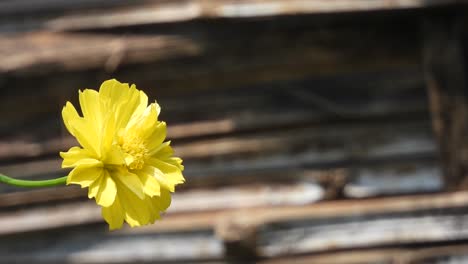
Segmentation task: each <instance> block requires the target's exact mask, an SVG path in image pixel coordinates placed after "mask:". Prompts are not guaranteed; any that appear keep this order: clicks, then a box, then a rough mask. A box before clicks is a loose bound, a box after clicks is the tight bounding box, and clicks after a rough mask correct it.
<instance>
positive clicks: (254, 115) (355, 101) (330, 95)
mask: <svg viewBox="0 0 468 264" xmlns="http://www.w3.org/2000/svg"><path fill="white" fill-rule="evenodd" d="M47 83H48V84H49V82H47ZM351 84H352V85H351ZM62 85H63V87H62V88H61V89H60V90H49V89H50V87H47V88H46V87H42V88H41V84H40V85H39V88H38V89H33V90H27V89H26V88H25V87H24V86H22V85H20V84H18V85H17V86H15V89H9V88H7V87H5V89H6V90H5V91H4V94H3V95H4V96H2V97H1V98H0V102H1V104H0V115H2V118H3V119H2V120H4V122H2V123H1V124H0V135H4V136H1V138H0V146H1V148H0V159H5V158H7V157H10V158H15V157H18V158H19V157H21V156H26V155H29V156H30V157H33V156H38V155H44V154H46V153H51V152H53V151H58V150H59V149H60V144H63V145H64V146H69V145H72V144H73V142H69V143H67V142H66V141H67V140H68V139H66V138H62V137H60V136H61V135H65V134H67V133H66V131H64V128H63V126H62V125H61V123H62V121H61V117H60V111H61V108H62V107H63V104H64V102H66V101H67V100H70V101H72V102H74V103H77V102H76V101H77V98H76V97H77V90H78V88H79V87H78V86H76V87H74V85H72V84H62ZM96 85H97V83H94V84H93V86H96ZM44 86H45V85H44ZM35 87H37V86H35ZM66 87H67V88H66ZM138 87H141V88H142V89H144V90H145V91H146V92H147V93H148V94H149V96H150V98H156V99H157V100H158V102H159V103H160V105H161V106H162V108H163V111H162V117H161V118H162V119H163V120H165V121H167V122H168V135H169V138H171V139H177V140H175V141H177V142H178V141H179V140H180V139H182V138H193V137H206V136H216V135H226V134H232V133H238V132H243V133H245V132H246V131H254V130H266V129H278V128H284V127H293V126H303V125H306V124H311V123H319V122H322V121H324V120H326V121H327V122H332V121H333V122H338V121H349V120H350V119H353V120H364V119H365V120H367V119H369V120H373V119H378V118H380V117H381V118H386V119H397V118H400V117H401V118H404V119H408V118H424V119H426V118H427V117H426V115H427V101H426V100H427V99H426V98H425V96H424V94H425V90H424V89H423V79H422V74H421V72H420V71H418V70H409V69H406V70H404V71H403V70H399V71H394V72H389V73H381V74H377V73H372V74H369V73H368V74H351V75H340V76H336V77H329V78H318V79H313V80H304V81H288V82H285V83H277V84H275V85H272V84H267V85H260V86H255V87H245V88H242V87H241V88H242V89H234V90H227V91H226V90H225V89H218V88H216V89H213V90H210V91H206V92H196V93H195V92H194V91H186V92H185V93H182V94H180V93H174V94H170V95H164V94H163V95H161V90H165V89H164V88H163V87H159V85H155V84H153V85H152V86H149V87H145V86H140V85H139V84H138ZM73 88H74V89H73ZM43 89H47V91H48V92H47V93H44V92H41V91H42V90H43ZM65 91H67V92H65ZM335 91H340V92H339V93H337V92H335ZM62 93H63V94H62ZM184 96H190V97H191V100H189V101H186V100H184V103H183V104H181V103H180V101H181V100H183V99H181V98H184ZM15 102H22V103H24V104H27V105H28V107H27V108H24V107H18V104H16V103H15ZM278 103H281V104H283V105H287V106H288V107H284V108H283V109H282V111H277V106H278ZM12 109H14V111H12ZM13 131H14V132H13ZM55 137H57V138H55Z"/></svg>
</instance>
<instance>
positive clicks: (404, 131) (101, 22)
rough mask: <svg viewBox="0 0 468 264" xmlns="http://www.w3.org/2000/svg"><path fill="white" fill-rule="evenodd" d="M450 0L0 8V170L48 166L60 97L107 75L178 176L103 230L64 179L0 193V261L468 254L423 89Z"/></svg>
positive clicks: (39, 2)
mask: <svg viewBox="0 0 468 264" xmlns="http://www.w3.org/2000/svg"><path fill="white" fill-rule="evenodd" d="M460 2H463V1H429V0H428V1H423V0H406V1H388V0H374V1H368V0H333V1H332V0H330V1H325V0H322V1H318V0H250V1H248V0H236V1H234V0H171V1H169V0H167V1H164V0H146V1H142V0H141V1H126V0H107V1H102V0H76V1H66V0H35V1H27V0H3V1H1V2H0V58H1V61H0V89H1V90H0V91H1V95H0V172H1V173H4V174H6V175H10V176H14V177H17V178H23V179H49V178H54V177H59V176H63V175H66V173H67V171H65V170H62V169H60V164H61V159H60V158H59V156H58V152H59V151H65V150H67V149H68V148H69V147H71V146H73V145H75V141H74V139H73V138H72V137H70V135H69V134H68V132H67V131H66V129H65V128H64V126H63V124H62V120H61V109H62V107H63V106H64V105H65V103H66V101H71V102H73V103H74V104H76V103H77V97H78V89H84V88H94V89H97V88H98V87H99V85H100V84H101V82H102V81H104V80H106V79H110V78H117V79H118V80H119V81H121V82H128V83H135V84H136V85H137V88H139V89H142V90H144V91H145V92H146V93H147V94H148V95H149V97H150V99H152V100H154V99H156V100H157V101H158V102H159V104H160V105H161V107H162V113H161V120H164V121H166V122H167V124H168V139H170V140H172V144H173V145H174V148H175V151H176V155H177V156H180V157H182V158H183V159H184V165H185V173H184V175H185V177H186V180H187V181H186V183H185V184H184V185H181V186H179V187H178V188H177V191H176V193H175V194H174V195H173V201H172V206H171V207H170V208H169V209H168V211H167V212H166V214H165V215H164V217H163V219H162V220H160V221H158V222H156V223H155V224H154V225H151V226H146V227H143V228H137V229H130V228H128V227H125V228H123V229H122V230H118V231H113V232H109V231H108V226H107V224H105V223H104V222H103V220H102V218H101V216H100V208H99V207H98V206H96V204H95V202H94V201H93V200H88V199H87V196H86V190H81V189H80V188H79V187H78V186H68V187H57V188H47V189H21V188H16V187H10V186H6V185H1V186H0V263H254V262H255V263H265V264H266V263H332V264H333V263H334V264H338V263H399V264H403V263H468V207H467V206H466V205H468V194H466V193H465V192H445V191H444V190H446V188H445V187H446V186H449V185H455V186H457V182H451V181H450V180H447V177H443V175H444V173H443V171H444V169H443V168H444V165H443V164H442V163H443V162H446V161H445V160H444V159H442V162H441V161H440V160H441V159H439V154H438V153H439V150H440V148H439V145H438V142H437V140H436V138H437V137H436V136H435V135H434V133H433V130H432V124H431V111H430V109H431V107H430V104H429V100H428V90H427V87H428V85H431V84H432V82H431V81H430V80H431V76H432V73H433V72H431V69H432V68H431V67H430V66H431V59H428V57H429V58H432V57H431V56H430V55H428V54H436V55H438V56H439V57H440V58H442V59H441V60H444V59H445V58H446V57H445V56H444V54H445V53H444V52H446V49H444V48H443V47H444V46H443V45H442V46H441V47H442V48H439V49H437V47H439V46H437V45H435V46H436V48H433V46H434V45H432V46H431V44H427V42H429V43H434V42H435V43H438V42H437V40H440V39H442V41H441V43H445V42H444V41H451V40H453V41H455V42H450V43H458V42H456V41H457V40H458V39H456V38H455V39H453V38H451V36H454V35H450V34H449V33H450V32H452V31H450V32H449V31H447V32H449V33H447V32H446V31H444V30H443V29H444V27H447V28H450V29H452V28H456V29H457V30H458V29H460V28H463V25H464V23H458V22H457V21H460V20H459V19H458V18H459V17H460V15H459V12H460V10H462V9H463V8H464V7H465V6H462V4H461V3H460ZM433 17H436V18H437V19H436V20H434V19H432V18H433ZM434 21H435V22H434ZM454 21H455V22H454ZM451 23H455V25H456V26H454V27H452V26H451V25H452V24H451ZM434 32H435V33H434ZM456 32H458V31H456ZM445 33H447V34H449V35H448V37H447V36H446V35H444V34H445ZM444 36H445V37H447V39H448V40H446V38H445V37H444ZM434 39H436V41H434ZM431 41H432V42H431ZM448 46H449V47H452V48H453V49H452V48H450V49H448V50H449V51H450V52H452V53H453V52H455V53H453V54H455V55H456V54H458V53H456V52H457V51H459V49H460V47H459V46H457V45H455V46H450V45H448ZM435 57H437V56H435ZM455 57H456V56H455ZM456 58H458V57H456ZM454 61H455V62H454V63H455V66H453V67H452V66H451V64H450V63H452V60H448V62H447V63H446V64H442V67H439V68H437V69H436V70H440V71H441V72H442V75H443V73H444V71H450V72H454V73H450V74H454V75H453V76H452V75H450V74H449V75H448V76H449V77H447V78H446V79H447V80H453V79H455V81H454V82H455V83H456V84H458V83H459V82H457V80H458V79H456V78H457V76H459V75H456V74H457V73H458V70H459V69H460V67H462V66H463V62H461V63H460V62H458V61H457V60H454ZM457 62H458V64H457ZM428 65H429V67H427V66H428ZM460 65H461V66H460ZM457 67H458V68H457ZM428 69H429V70H428ZM461 69H463V68H461ZM428 76H429V77H428ZM437 76H439V75H437ZM437 76H436V77H437ZM425 77H426V78H425ZM442 77H444V78H445V75H443V76H442ZM452 77H453V78H452ZM436 79H437V78H436ZM442 79H443V78H442ZM428 80H429V81H428ZM447 83H449V82H447ZM452 84H453V83H452ZM450 85H451V84H450ZM450 85H449V86H450ZM455 86H456V85H455ZM432 109H434V108H432ZM433 111H434V110H433ZM461 143H463V142H461ZM444 157H445V156H444ZM455 189H456V188H455ZM451 190H454V189H453V188H452V189H451Z"/></svg>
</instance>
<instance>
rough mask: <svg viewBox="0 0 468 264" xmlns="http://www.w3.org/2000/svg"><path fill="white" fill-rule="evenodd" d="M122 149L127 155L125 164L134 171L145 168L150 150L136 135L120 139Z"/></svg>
mask: <svg viewBox="0 0 468 264" xmlns="http://www.w3.org/2000/svg"><path fill="white" fill-rule="evenodd" d="M119 141H120V142H119V143H120V147H121V148H122V150H123V151H124V153H125V163H126V164H127V167H128V168H129V169H132V170H139V169H141V168H143V165H144V164H145V160H146V158H147V156H148V150H147V149H146V145H145V144H144V142H143V140H141V139H140V138H139V137H137V136H135V135H126V136H125V137H120V140H119Z"/></svg>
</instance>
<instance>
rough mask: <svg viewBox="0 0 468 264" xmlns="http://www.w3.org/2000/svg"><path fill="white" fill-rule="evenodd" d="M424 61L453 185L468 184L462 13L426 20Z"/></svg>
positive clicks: (467, 99) (444, 163)
mask: <svg viewBox="0 0 468 264" xmlns="http://www.w3.org/2000/svg"><path fill="white" fill-rule="evenodd" d="M425 23H426V24H425V26H426V28H425V42H424V45H425V47H424V63H425V68H426V80H427V87H428V91H429V95H430V106H431V111H432V115H433V126H434V131H435V132H436V135H437V137H438V140H439V145H440V157H441V160H442V166H443V168H444V174H445V177H446V180H445V182H446V183H447V188H449V189H460V188H466V187H467V186H468V178H467V175H468V167H467V166H468V156H467V153H468V145H467V142H468V138H467V135H468V94H467V92H466V90H467V85H468V84H467V81H466V72H467V69H466V67H467V66H466V57H465V53H466V47H465V44H466V43H465V41H464V37H463V36H464V35H463V34H464V31H465V29H464V20H463V19H462V14H461V13H456V12H453V13H449V14H443V15H438V16H437V15H434V16H429V17H427V18H426V20H425Z"/></svg>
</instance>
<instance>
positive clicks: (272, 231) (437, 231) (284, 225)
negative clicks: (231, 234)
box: [0, 192, 468, 263]
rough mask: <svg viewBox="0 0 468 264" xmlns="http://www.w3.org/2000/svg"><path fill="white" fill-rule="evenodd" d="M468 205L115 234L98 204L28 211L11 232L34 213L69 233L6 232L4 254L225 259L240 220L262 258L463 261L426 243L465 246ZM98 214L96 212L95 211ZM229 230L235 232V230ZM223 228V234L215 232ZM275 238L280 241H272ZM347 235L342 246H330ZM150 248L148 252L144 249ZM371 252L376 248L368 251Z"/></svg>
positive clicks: (428, 202) (169, 225) (364, 204)
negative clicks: (227, 235) (226, 233)
mask: <svg viewBox="0 0 468 264" xmlns="http://www.w3.org/2000/svg"><path fill="white" fill-rule="evenodd" d="M467 202H468V193H466V192H458V193H445V194H437V195H421V196H411V197H394V198H385V199H382V198H379V199H368V200H362V201H361V202H360V203H355V202H350V201H339V202H324V203H319V204H315V205H305V206H294V207H290V206H287V207H282V206H278V207H270V206H268V207H261V208H238V209H235V210H229V209H228V210H226V209H221V210H218V211H212V212H207V211H192V212H188V211H186V212H184V213H183V212H178V213H175V212H169V213H168V214H167V215H165V217H164V218H163V219H162V220H161V221H159V222H157V223H156V224H155V225H151V226H146V227H143V228H139V229H129V228H124V229H122V230H119V231H116V232H107V230H106V227H105V226H104V225H102V224H99V222H100V221H101V220H100V219H99V220H98V218H100V215H99V211H98V209H96V206H95V205H94V204H92V203H89V204H88V205H86V206H84V204H81V205H79V204H69V205H67V206H63V207H61V206H54V207H49V208H42V210H43V212H44V214H42V213H40V214H38V212H39V211H34V212H33V211H29V212H22V215H21V214H20V215H17V218H16V219H15V218H13V217H12V216H13V215H11V217H12V218H11V219H12V221H13V219H15V220H16V221H19V222H15V223H16V224H15V223H12V224H10V225H9V227H10V229H16V228H17V225H18V223H21V221H26V220H24V219H26V218H25V217H24V216H25V214H26V213H30V214H31V218H30V219H33V216H34V215H35V216H36V217H38V218H36V219H35V220H34V224H35V225H38V224H41V225H44V224H48V225H49V228H51V227H52V226H51V224H52V223H56V224H60V226H68V227H67V228H64V229H49V230H48V231H46V233H38V232H32V233H31V232H27V233H16V234H15V232H18V231H19V230H18V229H17V230H16V231H14V230H10V232H9V234H10V235H6V234H5V233H3V235H1V236H0V243H1V244H2V245H5V246H4V247H1V248H0V253H1V254H2V256H3V258H2V260H1V261H4V260H5V261H6V260H9V261H11V260H17V261H16V262H23V263H24V262H26V261H30V260H31V259H37V260H41V261H48V262H51V261H56V262H61V261H63V260H64V259H68V260H70V259H73V260H74V261H76V262H77V263H89V262H92V261H95V260H96V259H97V258H98V257H99V259H100V260H102V261H105V262H106V263H114V261H120V262H122V261H123V262H131V261H135V260H136V259H138V260H140V261H161V262H164V261H166V262H167V261H169V260H173V261H189V260H200V261H209V260H211V261H214V260H219V261H222V260H224V258H225V257H226V256H225V251H224V245H223V243H222V242H223V240H222V239H224V237H223V236H220V235H222V234H223V233H222V232H220V230H219V229H220V228H224V227H226V224H227V223H226V221H229V222H230V221H234V223H237V224H238V225H237V226H236V227H235V228H239V227H242V226H244V227H245V226H249V225H253V226H254V227H256V229H255V230H256V232H257V238H258V240H257V243H255V246H256V252H258V253H259V254H260V256H264V257H273V256H279V255H281V256H285V257H286V256H291V255H293V254H295V253H300V252H309V253H311V252H317V253H318V251H319V250H320V251H321V252H323V253H322V254H329V255H328V258H327V256H324V255H322V259H321V258H320V255H315V257H316V259H317V260H318V261H319V260H322V261H324V260H326V259H328V260H330V256H331V255H330V254H337V255H336V262H331V263H344V262H339V260H340V259H341V260H343V258H344V256H346V253H348V256H349V254H351V253H350V251H348V252H345V251H342V252H341V253H340V251H338V253H337V251H336V250H337V249H346V248H347V249H351V248H352V249H354V248H356V247H358V248H359V249H358V251H357V252H361V253H362V252H364V254H363V255H362V257H363V258H365V259H367V260H369V259H374V260H375V259H379V258H380V259H388V256H389V254H391V253H392V252H393V253H394V252H404V251H402V250H404V247H405V246H411V247H412V249H411V250H413V251H414V252H413V253H414V254H413V253H408V254H405V255H403V256H407V257H409V258H408V259H409V260H412V261H413V260H414V261H416V260H424V259H434V258H436V257H437V256H440V257H444V256H460V257H462V256H463V255H462V253H463V252H466V251H462V249H464V248H465V247H466V245H464V244H462V245H464V247H462V248H461V247H458V248H457V247H452V246H448V247H447V248H443V247H441V246H438V247H435V248H429V249H424V247H422V246H421V245H422V244H423V243H427V242H437V243H439V245H444V244H443V243H445V244H447V243H451V242H457V241H460V242H461V243H463V242H462V241H461V240H464V239H466V238H467V237H468V231H467V230H466V228H465V227H464V226H463V225H460V224H459V223H463V222H465V221H466V218H468V213H467V210H466V204H467ZM78 205H79V206H78ZM70 208H73V210H70ZM87 208H88V209H87ZM91 208H94V209H93V211H91V210H90V209H91ZM38 210H39V209H38ZM46 212H48V213H49V215H48V219H47V220H49V221H44V220H45V219H43V218H42V217H43V216H46V214H45V213H46ZM70 212H76V213H72V214H71V213H70ZM5 217H6V216H5V215H3V216H2V217H0V220H2V219H3V220H2V221H5V219H7V218H9V217H10V216H8V217H6V218H5ZM20 220H21V221H20ZM415 220H417V221H415ZM77 224H78V225H79V226H77ZM239 224H240V226H239ZM30 226H31V225H30ZM0 227H4V231H5V230H7V225H6V222H3V223H2V225H0ZM56 227H58V226H56ZM228 227H229V228H232V225H228ZM345 227H346V228H345ZM382 227H383V229H382ZM215 228H216V233H213V229H215ZM340 228H344V229H340ZM353 230H357V231H356V232H353V234H352V235H347V236H345V235H344V234H348V233H349V232H350V231H353ZM376 230H377V231H376ZM23 231H27V230H23ZM30 231H31V229H30ZM44 234H47V235H44ZM91 234H92V235H91ZM322 235H323V236H322ZM277 236H279V237H277ZM271 237H275V239H274V240H271V239H269V238H271ZM339 237H341V240H334V242H331V240H330V239H331V238H339ZM44 239H45V240H44ZM284 240H287V243H279V242H284ZM83 241H86V242H87V243H86V245H91V246H89V247H86V246H85V247H83V246H79V245H83V244H82V243H83ZM314 241H317V243H315V242H314ZM327 241H328V242H329V243H328V242H327ZM398 241H400V242H405V244H402V245H401V246H400V247H399V248H397V247H396V245H395V244H394V243H397V244H398V243H399V242H398ZM7 242H8V243H7ZM295 242H300V243H295ZM306 242H307V243H306ZM386 243H392V244H393V245H394V246H393V247H394V249H392V248H390V249H384V250H382V251H380V249H379V246H382V245H387V244H386ZM142 244H144V245H145V246H141V245H142ZM148 245H152V246H158V249H159V250H145V249H146V248H148V247H147V246H148ZM174 246H176V247H174ZM181 247H183V248H184V250H185V252H184V253H183V254H180V253H179V252H178V251H179V250H173V249H174V248H177V249H178V248H181ZM418 247H419V248H421V251H419V252H418V251H417V250H416V249H417V248H418ZM24 248H28V249H29V250H28V251H27V252H25V251H24ZM116 248H117V249H119V250H118V251H119V258H116V257H115V256H116V255H115V254H116V253H115V252H116ZM359 250H360V251H359ZM363 250H364V251H363ZM365 250H368V253H366V251H365ZM392 250H395V251H392ZM327 251H328V252H327ZM379 251H380V252H379ZM20 252H21V254H20ZM332 252H333V253H332ZM351 255H352V254H351ZM372 255H373V257H372ZM403 256H401V257H403ZM371 257H372V258H371ZM378 257H379V258H378ZM303 258H304V257H302V258H299V260H301V259H303ZM354 258H356V256H354ZM312 259H313V258H312ZM279 260H281V259H279ZM80 261H81V262H80ZM280 263H281V262H280ZM283 263H284V262H283ZM314 263H315V262H314ZM317 263H323V262H317ZM371 263H372V262H371ZM403 263H405V262H403ZM409 263H417V262H409ZM423 263H424V262H423ZM436 263H437V262H436Z"/></svg>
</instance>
